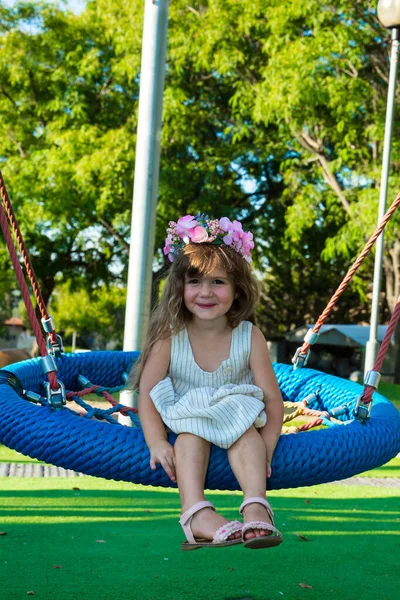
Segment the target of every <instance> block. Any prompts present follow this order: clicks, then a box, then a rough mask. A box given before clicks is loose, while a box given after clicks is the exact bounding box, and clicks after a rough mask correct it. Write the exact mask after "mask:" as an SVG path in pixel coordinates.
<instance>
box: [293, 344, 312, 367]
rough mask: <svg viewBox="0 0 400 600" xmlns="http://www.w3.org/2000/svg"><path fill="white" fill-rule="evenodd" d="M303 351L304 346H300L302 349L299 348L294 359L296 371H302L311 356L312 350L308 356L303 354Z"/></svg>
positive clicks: (308, 352)
mask: <svg viewBox="0 0 400 600" xmlns="http://www.w3.org/2000/svg"><path fill="white" fill-rule="evenodd" d="M301 349H302V346H300V348H297V350H296V352H295V355H294V356H293V358H292V363H293V368H294V369H301V368H302V367H305V366H306V364H307V361H308V358H309V356H310V350H308V351H307V352H306V354H303V353H302V352H301Z"/></svg>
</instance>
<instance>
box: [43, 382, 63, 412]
mask: <svg viewBox="0 0 400 600" xmlns="http://www.w3.org/2000/svg"><path fill="white" fill-rule="evenodd" d="M43 385H44V389H45V392H46V398H47V401H48V403H49V405H50V406H51V407H52V408H54V409H55V410H60V409H61V408H62V407H63V406H65V405H66V404H67V396H66V393H65V387H64V384H63V382H62V381H58V385H59V386H60V387H59V388H58V390H52V389H51V387H50V382H48V381H47V382H45V383H44V384H43Z"/></svg>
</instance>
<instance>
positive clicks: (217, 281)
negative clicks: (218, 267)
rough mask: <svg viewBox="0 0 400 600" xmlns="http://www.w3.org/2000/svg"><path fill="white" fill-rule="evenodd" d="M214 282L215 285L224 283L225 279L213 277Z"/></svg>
mask: <svg viewBox="0 0 400 600" xmlns="http://www.w3.org/2000/svg"><path fill="white" fill-rule="evenodd" d="M214 283H216V284H217V285H224V283H225V281H223V280H222V279H214Z"/></svg>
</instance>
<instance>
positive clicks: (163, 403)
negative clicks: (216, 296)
mask: <svg viewBox="0 0 400 600" xmlns="http://www.w3.org/2000/svg"><path fill="white" fill-rule="evenodd" d="M251 330H252V324H251V323H250V322H249V321H242V322H241V323H240V324H239V325H238V326H237V327H236V328H235V329H233V330H232V342H231V350H230V355H229V358H228V359H226V360H224V361H223V362H222V363H221V365H220V366H219V367H218V369H217V370H216V371H213V372H209V371H204V370H203V369H201V368H200V367H199V365H198V364H197V363H196V361H195V359H194V356H193V351H192V347H191V345H190V340H189V336H188V332H187V329H186V328H184V329H182V331H180V332H179V333H178V334H177V335H174V336H172V345H171V361H170V366H169V373H168V377H166V378H165V379H163V380H162V381H160V382H159V383H158V384H157V385H156V386H155V387H154V388H153V389H152V390H151V392H150V397H151V399H152V400H153V402H154V405H155V407H156V408H157V410H158V412H159V413H160V415H161V418H162V420H163V421H164V423H165V424H166V425H167V426H168V427H169V428H170V429H171V431H173V432H174V433H185V432H186V433H193V434H195V435H198V436H199V437H201V438H204V439H206V440H208V441H209V442H212V443H213V444H216V445H217V446H220V447H221V448H229V447H230V446H231V445H232V444H233V443H234V442H236V440H238V439H239V438H240V437H241V436H242V435H243V433H245V431H247V430H248V429H249V428H250V427H251V425H253V424H254V425H255V426H256V427H263V426H264V425H265V423H266V420H267V416H266V414H265V410H264V402H263V392H262V390H261V388H259V387H258V386H256V385H254V380H253V374H252V372H251V371H250V367H249V361H250V351H251Z"/></svg>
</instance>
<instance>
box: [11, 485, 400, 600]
mask: <svg viewBox="0 0 400 600" xmlns="http://www.w3.org/2000/svg"><path fill="white" fill-rule="evenodd" d="M1 487H2V489H1V491H0V522H1V530H3V531H4V532H5V533H6V535H3V536H0V557H1V558H0V580H1V582H2V584H1V588H2V594H1V597H2V599H3V600H17V599H19V598H22V597H25V596H26V595H27V592H28V591H33V592H34V593H35V596H36V597H37V598H43V599H46V600H47V599H50V598H57V599H58V600H67V599H68V600H70V599H79V600H82V599H83V598H84V599H85V600H86V599H89V600H91V599H93V600H103V599H104V600H106V599H107V600H108V599H109V598H112V599H113V600H125V599H126V598H135V599H137V600H150V599H151V600H153V599H154V598H158V597H160V598H163V599H164V600H180V599H184V598H190V599H191V600H200V599H208V598H213V599H215V600H233V599H235V600H239V599H242V600H243V599H246V600H270V599H271V600H272V599H275V598H276V599H280V598H288V599H290V600H302V599H303V598H308V599H311V598H313V599H318V600H325V599H328V598H332V599H333V598H335V599H336V598H340V599H341V600H354V598H363V600H376V598H383V599H388V600H389V599H391V598H394V597H395V595H396V593H395V590H396V589H397V588H398V586H399V585H400V578H399V570H398V564H397V556H398V551H399V545H400V536H399V527H400V519H399V513H398V490H396V489H381V488H374V487H371V488H364V487H362V488H361V487H346V486H340V485H321V486H316V487H310V488H300V489H296V490H284V491H279V492H273V493H271V494H270V500H271V503H272V505H273V507H274V510H275V513H276V523H277V526H278V527H279V528H280V529H281V530H282V532H283V534H284V538H285V542H284V544H282V545H281V546H280V547H279V548H275V549H270V550H263V551H258V552H254V551H249V550H245V549H244V548H243V547H241V546H240V547H234V548H229V549H226V550H222V549H219V550H208V551H207V550H200V551H197V552H195V553H193V552H188V553H183V552H182V551H181V550H180V542H181V541H182V533H181V530H180V527H179V525H178V523H177V520H178V516H179V498H178V495H177V492H176V491H175V490H164V489H153V488H145V487H142V486H136V485H130V484H127V483H117V482H110V481H105V480H101V479H94V478H90V477H82V478H79V479H74V480H71V479H46V480H44V479H24V478H4V479H3V480H2V485H1ZM78 488H79V489H78ZM209 498H210V500H211V501H213V502H214V503H215V504H216V505H217V506H218V507H219V508H220V509H221V510H222V511H223V512H224V514H226V516H227V517H228V518H232V519H233V518H236V516H237V512H236V511H237V507H238V505H239V503H240V495H239V494H238V493H236V492H229V493H226V492H212V493H210V494H209ZM360 566H362V568H360ZM300 584H305V585H306V586H310V587H301V585H300Z"/></svg>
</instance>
